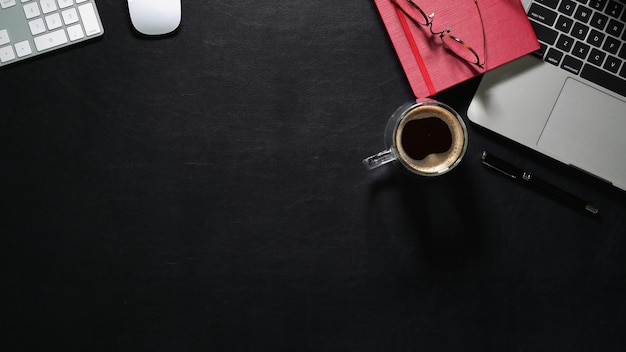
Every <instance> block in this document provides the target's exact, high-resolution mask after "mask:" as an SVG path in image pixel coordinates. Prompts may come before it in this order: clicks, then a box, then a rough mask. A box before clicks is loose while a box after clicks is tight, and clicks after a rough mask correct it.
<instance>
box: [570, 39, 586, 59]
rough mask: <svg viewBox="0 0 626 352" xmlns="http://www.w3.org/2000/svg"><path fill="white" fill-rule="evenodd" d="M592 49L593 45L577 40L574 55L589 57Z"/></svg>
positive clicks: (581, 57)
mask: <svg viewBox="0 0 626 352" xmlns="http://www.w3.org/2000/svg"><path fill="white" fill-rule="evenodd" d="M590 49H591V47H590V46H589V45H587V44H585V43H583V42H576V44H574V50H572V55H574V56H576V57H577V58H579V59H583V60H584V59H586V58H587V55H588V54H589V50H590Z"/></svg>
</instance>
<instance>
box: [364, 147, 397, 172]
mask: <svg viewBox="0 0 626 352" xmlns="http://www.w3.org/2000/svg"><path fill="white" fill-rule="evenodd" d="M394 160H396V157H395V156H394V155H393V153H392V152H391V149H387V150H384V151H382V152H380V153H378V154H375V155H372V156H370V157H368V158H365V159H363V165H365V167H366V168H367V169H368V170H372V169H375V168H377V167H379V166H382V165H385V164H387V163H389V162H392V161H394Z"/></svg>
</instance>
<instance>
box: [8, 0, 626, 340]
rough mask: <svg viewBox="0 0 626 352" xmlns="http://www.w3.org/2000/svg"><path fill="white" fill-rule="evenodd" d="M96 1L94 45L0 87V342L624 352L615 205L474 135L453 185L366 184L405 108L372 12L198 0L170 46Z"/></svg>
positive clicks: (564, 173)
mask: <svg viewBox="0 0 626 352" xmlns="http://www.w3.org/2000/svg"><path fill="white" fill-rule="evenodd" d="M98 7H99V10H100V13H101V17H102V21H103V23H104V26H105V35H104V37H103V38H102V39H101V40H97V41H95V42H91V43H89V44H87V45H84V46H81V47H79V48H73V49H69V50H65V51H63V52H61V53H57V54H53V55H48V56H46V57H44V58H40V59H36V60H32V61H29V62H25V63H23V64H17V65H12V66H8V67H6V68H4V69H2V70H0V82H1V84H0V100H1V107H0V111H1V113H0V116H1V117H0V124H1V128H0V158H1V159H0V161H1V165H2V171H1V172H0V180H1V184H2V188H1V194H2V202H1V204H2V221H1V225H0V230H1V232H2V235H1V245H0V248H1V249H0V251H1V258H2V265H1V267H2V272H3V273H2V278H3V279H2V287H3V289H2V291H3V293H4V294H3V296H4V297H5V298H4V299H3V300H2V303H3V307H2V316H3V318H2V320H3V323H4V327H3V332H4V334H3V335H5V338H4V339H3V342H2V343H3V344H4V343H5V342H6V343H7V345H8V346H18V348H17V349H15V350H43V349H49V348H50V347H51V346H63V347H65V348H66V349H69V350H80V351H254V350H279V351H280V350H282V351H522V350H525V351H623V350H624V349H625V348H626V334H624V331H626V274H625V270H626V261H625V259H626V221H625V220H624V215H625V214H626V195H625V194H624V192H621V191H618V190H617V189H615V188H612V187H610V186H608V185H605V184H603V183H602V182H600V181H597V180H595V179H593V178H592V177H590V176H587V175H585V174H583V173H581V172H579V171H576V170H573V169H570V168H568V167H565V166H563V165H560V164H558V163H556V162H555V161H552V160H549V159H547V158H545V157H542V156H540V155H537V154H535V153H533V152H530V151H528V150H525V149H524V148H521V147H519V146H516V145H514V144H512V143H510V142H508V141H505V140H503V139H502V138H500V137H498V136H495V135H493V134H491V133H489V132H486V131H483V130H481V129H480V128H478V127H476V126H473V125H471V124H469V134H470V144H469V149H468V152H467V154H466V158H465V159H464V161H463V162H462V164H461V166H460V167H459V168H458V169H457V170H455V171H454V172H453V173H451V174H448V175H446V176H444V177H441V178H438V179H429V180H426V179H412V178H407V177H405V176H403V175H402V174H401V173H399V172H398V171H397V170H396V169H395V168H394V167H393V166H390V167H385V168H382V169H380V170H375V171H374V172H368V171H366V170H365V169H364V167H363V166H362V164H361V159H362V158H364V157H366V156H368V155H370V154H373V153H375V152H378V151H380V150H381V149H382V148H383V137H382V135H383V129H384V126H385V123H386V120H387V118H388V117H389V115H390V114H391V113H392V112H393V111H394V110H395V109H396V107H398V106H400V105H401V104H402V103H404V102H406V101H409V100H411V99H412V96H411V91H410V89H409V86H408V84H407V83H406V80H405V78H404V76H403V72H402V69H401V67H400V66H399V64H398V61H397V58H396V56H395V53H394V51H393V49H392V47H391V44H390V42H389V40H388V37H387V34H386V32H384V29H383V26H382V24H381V21H380V18H379V17H378V13H377V11H376V8H375V6H374V4H373V2H371V1H361V0H358V1H357V0H350V1H340V2H337V1H315V0H314V1H304V2H302V1H300V2H296V1H249V2H231V1H228V2H223V3H221V2H217V1H208V2H205V1H202V2H201V1H197V2H194V3H192V2H191V1H183V24H182V27H181V28H180V29H179V30H178V32H177V33H176V34H175V35H174V36H170V37H167V38H160V39H146V38H142V37H140V36H138V35H136V34H134V33H133V31H132V29H131V27H130V24H129V19H128V11H127V8H126V4H125V2H123V1H99V2H98ZM477 83H478V81H477V80H472V81H469V82H467V83H465V84H462V85H459V86H457V87H455V88H453V89H450V90H449V91H446V92H444V93H442V94H440V95H438V96H437V98H439V99H440V100H442V101H444V102H446V103H448V104H450V105H452V106H454V107H456V108H457V109H458V110H459V111H461V112H462V114H463V115H464V118H466V116H465V113H464V112H465V110H466V107H467V104H468V103H469V101H470V99H471V96H472V94H473V92H474V91H475V89H476V86H477ZM466 121H467V120H466ZM485 149H487V150H489V151H491V152H493V153H494V154H497V155H499V156H501V157H503V158H507V159H509V160H510V161H512V162H515V163H516V164H518V165H520V166H524V167H526V168H527V169H529V170H533V171H534V172H535V174H537V175H541V176H543V177H544V178H545V179H546V180H548V181H551V182H554V183H557V184H559V185H561V186H562V187H563V188H565V189H568V190H570V191H572V192H574V193H576V194H578V195H579V196H581V197H583V198H585V199H588V200H589V201H590V202H591V203H593V204H594V205H597V206H598V207H599V208H600V209H601V216H600V217H599V218H598V219H593V218H591V217H589V216H585V214H583V213H582V212H580V211H578V210H575V209H573V208H570V207H568V206H565V205H563V204H561V203H559V202H557V201H555V200H553V199H551V198H548V197H546V196H544V195H543V194H540V193H536V192H533V191H532V190H530V189H528V188H524V187H521V186H519V185H517V184H515V183H513V182H511V181H509V180H508V179H505V178H504V177H502V176H500V175H498V174H496V173H494V172H492V171H490V170H488V169H486V168H485V167H484V166H482V165H481V163H480V155H481V152H482V151H483V150H485ZM14 343H16V344H14Z"/></svg>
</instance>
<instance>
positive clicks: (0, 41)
mask: <svg viewBox="0 0 626 352" xmlns="http://www.w3.org/2000/svg"><path fill="white" fill-rule="evenodd" d="M10 41H11V38H9V32H8V31H7V30H6V29H0V45H4V44H8V43H9V42H10Z"/></svg>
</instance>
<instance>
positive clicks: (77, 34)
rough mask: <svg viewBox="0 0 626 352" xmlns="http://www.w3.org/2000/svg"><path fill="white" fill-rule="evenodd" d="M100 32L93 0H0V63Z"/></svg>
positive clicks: (47, 50) (85, 38)
mask: <svg viewBox="0 0 626 352" xmlns="http://www.w3.org/2000/svg"><path fill="white" fill-rule="evenodd" d="M103 33H104V30H103V28H102V22H101V21H100V16H99V15H98V10H97V9H96V4H95V2H94V1H93V0H39V1H37V0H0V67H1V66H5V65H9V64H12V63H15V62H19V61H22V60H25V59H28V58H31V57H34V56H37V55H39V54H43V53H45V52H49V51H53V50H56V49H60V48H63V47H66V46H69V45H73V44H77V43H80V42H83V41H85V40H88V39H92V38H96V37H99V36H101V35H102V34H103Z"/></svg>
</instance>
